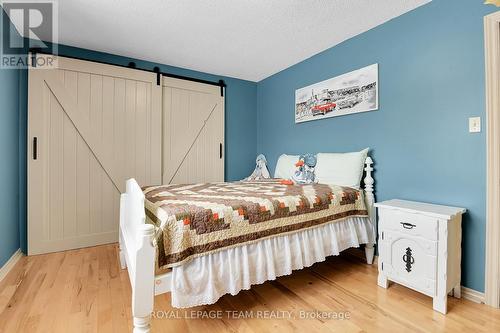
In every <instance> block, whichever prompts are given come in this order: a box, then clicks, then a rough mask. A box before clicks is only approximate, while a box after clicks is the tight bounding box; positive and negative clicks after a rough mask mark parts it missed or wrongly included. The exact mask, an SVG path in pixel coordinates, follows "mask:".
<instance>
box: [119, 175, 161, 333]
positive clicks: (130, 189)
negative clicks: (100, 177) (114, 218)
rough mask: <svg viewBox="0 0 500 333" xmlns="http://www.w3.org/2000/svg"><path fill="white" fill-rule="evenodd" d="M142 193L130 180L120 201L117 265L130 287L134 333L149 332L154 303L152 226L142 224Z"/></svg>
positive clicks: (143, 221) (143, 222) (144, 216)
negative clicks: (125, 274)
mask: <svg viewBox="0 0 500 333" xmlns="http://www.w3.org/2000/svg"><path fill="white" fill-rule="evenodd" d="M145 222H146V215H145V212H144V194H143V193H142V190H141V188H140V187H139V185H138V184H137V182H136V181H135V180H134V179H129V180H128V181H127V191H126V193H124V194H122V195H121V198H120V264H121V267H122V268H125V267H127V268H128V275H129V278H130V283H131V286H132V315H133V317H134V318H133V320H134V332H135V333H146V332H150V330H151V326H150V322H151V313H152V311H153V304H154V285H155V282H154V280H155V247H154V246H153V234H154V227H153V226H152V225H151V224H146V223H145Z"/></svg>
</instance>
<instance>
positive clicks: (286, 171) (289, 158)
mask: <svg viewBox="0 0 500 333" xmlns="http://www.w3.org/2000/svg"><path fill="white" fill-rule="evenodd" d="M299 157H300V156H299V155H286V154H283V155H281V156H280V157H279V158H278V162H277V163H276V169H275V170H274V178H283V179H291V178H292V176H293V174H294V173H295V170H296V169H297V168H296V166H295V163H297V161H298V160H299Z"/></svg>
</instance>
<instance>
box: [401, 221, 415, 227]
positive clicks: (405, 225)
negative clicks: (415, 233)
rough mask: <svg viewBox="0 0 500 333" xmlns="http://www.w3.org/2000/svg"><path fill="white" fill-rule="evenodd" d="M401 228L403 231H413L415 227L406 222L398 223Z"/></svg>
mask: <svg viewBox="0 0 500 333" xmlns="http://www.w3.org/2000/svg"><path fill="white" fill-rule="evenodd" d="M400 223H401V225H402V226H403V228H405V229H413V228H415V227H416V225H414V224H411V223H408V222H400Z"/></svg>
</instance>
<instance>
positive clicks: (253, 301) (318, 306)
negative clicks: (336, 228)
mask: <svg viewBox="0 0 500 333" xmlns="http://www.w3.org/2000/svg"><path fill="white" fill-rule="evenodd" d="M376 277H377V269H376V266H368V265H366V264H364V263H363V262H362V261H361V260H360V259H358V258H356V257H353V256H349V255H342V256H340V257H331V258H329V259H328V260H327V261H326V262H323V263H318V264H315V265H314V266H312V267H311V268H307V269H303V270H301V271H296V272H294V274H293V275H291V276H286V277H282V278H279V279H278V280H276V281H271V282H266V283H264V284H263V285H259V286H254V287H253V288H252V289H251V290H249V291H243V292H240V293H239V294H238V295H237V296H224V297H223V298H222V299H220V300H219V302H217V303H216V304H214V305H211V306H205V307H198V308H195V309H193V310H199V311H205V312H201V313H196V312H195V313H193V312H191V310H189V312H188V313H187V314H188V315H189V316H191V317H193V316H196V315H198V316H199V315H200V314H202V315H208V314H212V315H217V312H216V311H221V312H222V313H223V315H222V319H190V320H187V319H186V318H185V315H186V313H185V312H184V310H179V311H173V312H169V311H172V310H173V309H172V308H171V306H170V295H169V294H164V295H160V296H157V297H156V299H155V311H156V312H155V314H156V316H157V317H161V316H166V315H169V316H172V315H175V316H178V317H181V318H180V319H165V318H163V319H160V318H157V319H153V332H204V333H209V332H270V331H273V332H278V331H279V332H292V331H297V332H304V331H307V332H385V333H387V332H475V333H478V332H500V310H495V309H493V308H490V307H487V306H485V305H480V304H475V303H472V302H470V301H466V300H457V299H454V298H449V303H448V308H449V312H448V314H447V315H446V316H444V315H442V314H440V313H437V312H435V311H433V310H432V299H431V298H430V297H426V296H423V295H421V294H419V293H416V292H413V291H411V290H409V289H407V288H404V287H402V286H398V285H391V287H390V288H389V289H388V290H384V289H382V288H379V287H377V284H376ZM310 310H312V311H315V310H317V311H327V312H326V313H327V314H328V313H334V312H337V313H346V312H347V313H349V319H344V320H338V319H337V320H335V319H299V318H297V317H298V316H300V311H310ZM226 311H253V312H249V314H253V316H254V317H256V316H257V315H259V314H260V315H261V316H262V315H268V316H271V315H273V314H274V315H277V314H281V315H282V316H284V317H288V316H289V315H291V316H295V318H293V319H257V318H246V319H233V318H228V317H230V316H229V314H228V312H226ZM259 311H261V312H259ZM264 311H274V312H264ZM283 311H288V312H283ZM221 312H219V314H220V313H221ZM234 314H238V315H240V314H242V312H236V313H234ZM130 316H131V313H130V284H129V280H128V276H127V272H126V271H121V270H120V269H119V264H118V260H117V246H116V245H114V244H113V245H105V246H98V247H92V248H87V249H80V250H74V251H66V252H60V253H54V254H48V255H40V256H34V257H24V258H22V259H21V261H20V262H19V263H18V264H17V265H16V266H15V268H14V269H13V270H12V271H11V272H10V273H9V275H8V276H7V277H6V278H5V279H4V280H3V281H2V282H1V283H0V332H30V333H31V332H51V333H52V332H128V331H130V330H131V327H132V325H131V318H130Z"/></svg>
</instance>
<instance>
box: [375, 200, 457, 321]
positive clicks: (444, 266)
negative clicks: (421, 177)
mask: <svg viewBox="0 0 500 333" xmlns="http://www.w3.org/2000/svg"><path fill="white" fill-rule="evenodd" d="M375 207H377V208H378V215H379V225H378V236H379V239H378V253H379V259H378V269H379V274H378V285H379V286H381V287H383V288H387V287H388V280H390V281H394V282H397V283H399V284H402V285H404V286H406V287H408V288H411V289H414V290H416V291H419V292H421V293H424V294H426V295H428V296H431V297H432V298H433V308H434V310H436V311H439V312H441V313H446V305H447V295H448V293H450V292H451V291H452V290H453V295H454V296H455V297H457V298H460V261H461V257H462V255H461V242H462V226H461V224H462V223H461V222H462V214H463V213H464V212H465V211H466V209H464V208H457V207H448V206H440V205H432V204H426V203H420V202H412V201H404V200H389V201H383V202H379V203H376V204H375Z"/></svg>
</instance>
